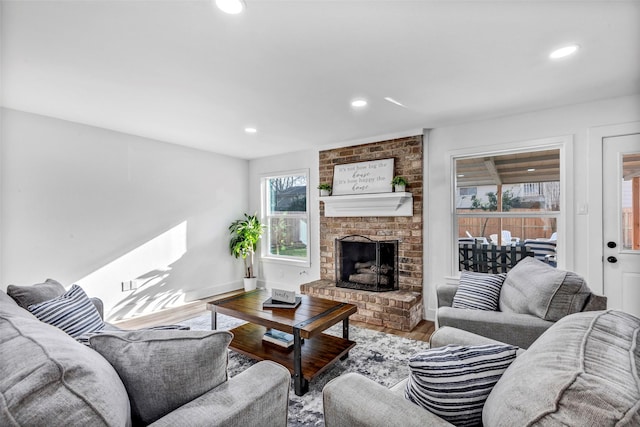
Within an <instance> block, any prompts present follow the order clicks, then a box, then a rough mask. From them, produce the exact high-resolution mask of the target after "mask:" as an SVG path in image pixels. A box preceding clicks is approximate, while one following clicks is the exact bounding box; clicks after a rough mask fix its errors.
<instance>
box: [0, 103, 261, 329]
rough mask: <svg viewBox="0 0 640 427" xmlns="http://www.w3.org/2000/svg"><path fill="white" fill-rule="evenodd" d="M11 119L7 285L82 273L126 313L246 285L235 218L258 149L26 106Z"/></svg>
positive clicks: (5, 117)
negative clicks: (178, 141)
mask: <svg viewBox="0 0 640 427" xmlns="http://www.w3.org/2000/svg"><path fill="white" fill-rule="evenodd" d="M2 124H3V132H2V145H1V147H0V149H1V150H2V154H3V155H2V158H1V163H0V165H1V166H0V171H1V177H2V193H1V194H2V197H1V200H2V210H1V217H2V225H1V227H0V232H1V235H2V242H1V247H0V250H1V253H2V258H1V263H0V271H1V274H2V275H1V276H0V283H1V284H2V287H3V288H6V286H7V285H8V284H11V283H13V284H19V285H26V284H32V283H37V282H40V281H43V280H44V279H46V278H48V277H51V278H54V279H56V280H58V281H60V282H62V283H63V284H64V285H65V286H69V285H71V284H72V283H78V284H80V285H82V286H83V288H84V289H85V290H86V291H87V293H88V294H89V295H90V296H98V297H100V298H102V299H103V300H104V301H105V305H106V308H107V312H108V315H109V319H110V320H115V319H117V318H122V317H129V316H131V315H133V314H139V313H147V312H149V311H152V310H154V309H159V308H163V307H168V306H172V305H178V304H180V303H182V302H184V301H188V300H192V299H196V298H201V297H206V296H210V295H214V294H217V293H221V292H225V291H228V290H232V289H237V288H241V287H242V280H241V278H242V262H241V261H239V260H236V259H235V258H233V257H232V256H231V255H229V253H228V249H227V248H228V241H229V239H228V229H227V228H228V226H229V224H230V223H231V221H232V220H234V219H236V218H238V217H240V216H241V215H242V213H243V212H245V211H247V207H248V200H249V198H248V194H247V189H248V188H249V184H248V177H249V163H248V161H246V160H241V159H236V158H231V157H227V156H221V155H217V154H212V153H208V152H204V151H199V150H194V149H190V148H185V147H180V146H176V145H172V144H166V143H162V142H159V141H154V140H149V139H145V138H140V137H136V136H132V135H126V134H121V133H118V132H113V131H108V130H104V129H99V128H95V127H90V126H84V125H79V124H76V123H71V122H67V121H63V120H57V119H53V118H48V117H43V116H38V115H33V114H28V113H23V112H19V111H14V110H7V109H4V110H2ZM134 279H136V280H137V283H138V284H139V285H140V286H141V287H140V288H139V289H138V290H137V291H127V292H122V290H121V282H122V281H128V280H134Z"/></svg>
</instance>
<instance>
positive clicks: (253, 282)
mask: <svg viewBox="0 0 640 427" xmlns="http://www.w3.org/2000/svg"><path fill="white" fill-rule="evenodd" d="M243 280H244V290H245V292H249V291H252V290H254V289H255V288H256V286H257V285H258V278H257V277H245V278H244V279H243Z"/></svg>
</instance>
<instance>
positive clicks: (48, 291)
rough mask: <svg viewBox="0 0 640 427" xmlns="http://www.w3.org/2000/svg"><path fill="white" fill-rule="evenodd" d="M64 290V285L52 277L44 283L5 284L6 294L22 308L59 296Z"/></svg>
mask: <svg viewBox="0 0 640 427" xmlns="http://www.w3.org/2000/svg"><path fill="white" fill-rule="evenodd" d="M64 292H65V289H64V286H62V285H61V284H60V283H59V282H57V281H55V280H53V279H47V280H45V281H44V283H36V284H35V285H31V286H17V285H9V286H7V295H9V296H10V297H11V298H13V299H14V300H15V302H16V303H18V305H19V306H20V307H22V308H24V309H27V307H29V306H30V305H33V304H39V303H41V302H44V301H48V300H50V299H53V298H56V297H59V296H60V295H62V294H64Z"/></svg>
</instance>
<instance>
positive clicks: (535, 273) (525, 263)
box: [436, 257, 607, 348]
mask: <svg viewBox="0 0 640 427" xmlns="http://www.w3.org/2000/svg"><path fill="white" fill-rule="evenodd" d="M457 289H458V285H452V284H446V285H438V286H437V287H436V294H437V298H438V309H437V312H436V327H438V328H439V327H443V326H451V327H453V328H458V329H463V330H465V331H469V332H473V333H475V334H478V335H482V336H484V337H488V338H491V339H494V340H497V341H501V342H504V343H508V344H512V345H516V346H518V347H520V348H528V347H529V346H530V345H531V343H533V342H534V341H535V340H536V339H537V338H538V337H539V336H540V335H542V333H543V332H545V331H546V330H547V329H549V328H550V327H551V326H552V325H553V324H554V323H555V322H556V321H557V320H559V319H560V318H562V317H564V316H566V315H568V314H572V313H576V312H581V311H597V310H605V309H606V308H607V298H606V297H603V296H598V295H594V294H593V293H591V291H590V290H589V288H588V287H587V285H586V283H585V282H584V279H583V278H582V277H580V276H579V275H577V274H575V273H573V272H570V271H563V270H559V269H556V268H553V267H550V266H549V265H548V264H545V263H543V262H541V261H539V260H536V259H534V258H532V257H526V258H524V259H522V260H521V261H519V262H518V264H517V265H516V266H515V267H514V268H512V269H511V270H510V271H509V272H508V273H507V276H506V279H505V281H504V284H503V285H502V290H501V291H500V301H499V307H500V310H499V311H488V310H472V309H466V308H453V305H454V304H453V300H454V296H455V294H456V291H457Z"/></svg>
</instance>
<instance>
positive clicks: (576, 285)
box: [500, 257, 591, 322]
mask: <svg viewBox="0 0 640 427" xmlns="http://www.w3.org/2000/svg"><path fill="white" fill-rule="evenodd" d="M590 295H591V290H590V289H589V287H588V286H587V284H586V282H585V281H584V279H583V278H582V277H581V276H579V275H578V274H576V273H573V272H570V271H564V270H559V269H557V268H554V267H551V266H550V265H548V264H546V263H544V262H542V261H539V260H537V259H535V258H532V257H526V258H524V259H522V260H521V261H520V262H519V263H518V264H517V265H516V266H515V267H513V268H512V269H511V270H510V271H509V272H508V273H507V278H506V279H505V281H504V283H503V285H502V290H501V292H500V311H504V312H507V313H520V314H532V315H534V316H537V317H539V318H541V319H544V320H549V321H552V322H555V321H558V320H560V319H561V318H562V317H564V316H567V315H569V314H572V313H577V312H580V311H582V309H583V308H584V306H585V305H586V303H587V300H588V299H589V296H590Z"/></svg>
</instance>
